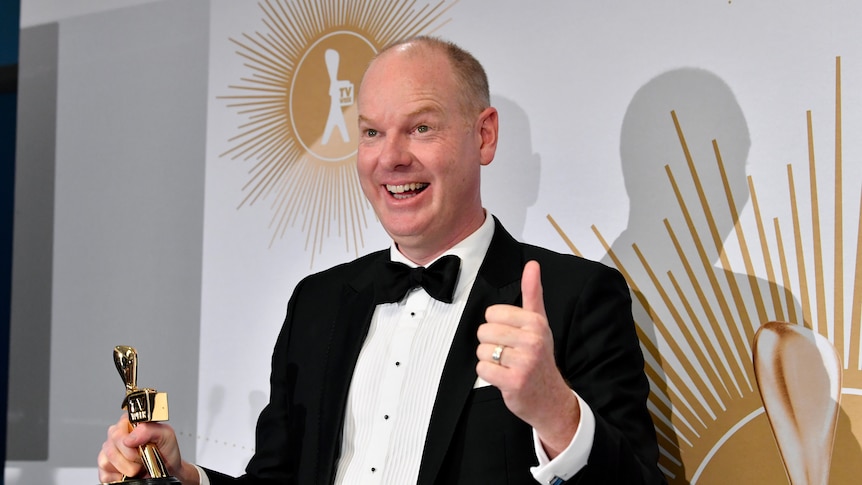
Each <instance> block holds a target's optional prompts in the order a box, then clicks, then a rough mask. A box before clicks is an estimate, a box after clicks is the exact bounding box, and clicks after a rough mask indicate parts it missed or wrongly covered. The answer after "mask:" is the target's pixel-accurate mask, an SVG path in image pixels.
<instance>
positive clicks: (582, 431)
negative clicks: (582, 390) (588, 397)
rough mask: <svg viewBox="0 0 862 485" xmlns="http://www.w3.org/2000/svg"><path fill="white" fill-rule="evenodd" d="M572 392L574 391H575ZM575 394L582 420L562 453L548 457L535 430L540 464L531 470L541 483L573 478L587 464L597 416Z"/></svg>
mask: <svg viewBox="0 0 862 485" xmlns="http://www.w3.org/2000/svg"><path fill="white" fill-rule="evenodd" d="M572 392H573V393H574V391H572ZM574 394H575V397H577V398H578V406H580V411H581V420H580V423H578V429H577V430H576V431H575V435H574V436H573V437H572V441H571V442H570V443H569V446H567V447H566V449H565V450H563V451H562V453H560V454H559V455H557V456H556V457H555V458H554V459H553V460H551V459H550V458H548V454H547V453H545V448H544V447H543V446H542V442H541V441H540V440H539V434H538V433H537V432H536V430H535V429H534V430H533V446H534V447H535V448H536V456H537V457H538V458H539V465H538V466H534V467H531V468H530V472H531V473H532V474H533V478H535V479H536V481H537V482H539V483H543V484H553V483H555V481H556V480H557V479H558V478H562V479H563V480H568V479H570V478H572V477H573V476H575V474H576V473H578V472H579V471H580V470H581V468H583V467H584V466H586V464H587V459H588V458H589V457H590V451H591V450H592V448H593V439H594V438H595V435H596V417H595V416H594V415H593V410H592V409H590V407H589V406H588V405H587V403H585V402H584V400H583V399H581V396H578V394H577V393H574Z"/></svg>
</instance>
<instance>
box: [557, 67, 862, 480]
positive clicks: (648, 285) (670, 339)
mask: <svg viewBox="0 0 862 485" xmlns="http://www.w3.org/2000/svg"><path fill="white" fill-rule="evenodd" d="M835 72H836V84H835V89H836V97H835V140H834V143H835V167H834V171H835V176H834V184H832V185H828V186H821V185H820V184H819V183H818V179H817V170H816V168H818V167H821V166H820V165H818V164H817V163H816V161H815V150H814V141H815V138H814V127H815V123H814V117H813V114H812V112H811V111H808V112H806V124H807V140H806V142H807V155H808V171H807V174H808V180H807V182H808V183H807V189H808V194H807V198H806V196H805V195H803V194H802V193H801V190H800V188H801V187H804V186H805V184H804V183H798V182H797V180H795V178H794V170H793V166H792V164H788V165H787V172H786V173H787V197H788V203H787V204H786V207H785V206H783V205H781V204H779V205H778V206H775V207H764V206H763V204H762V201H761V200H760V199H758V197H757V191H756V187H755V181H754V179H753V177H751V176H748V177H747V188H748V194H747V195H748V196H749V200H750V202H751V204H750V206H749V207H748V209H749V210H748V211H747V212H745V213H743V212H741V211H740V209H741V207H739V205H738V204H737V199H735V198H734V194H733V193H732V192H731V189H730V184H729V183H728V180H727V175H726V172H725V167H724V161H723V159H722V154H721V151H720V149H719V148H720V140H713V141H712V145H713V152H714V156H715V160H714V162H715V164H716V168H717V170H718V174H719V177H720V179H721V183H722V188H723V192H724V196H725V197H724V200H723V201H721V200H708V198H707V196H706V193H705V191H704V190H703V180H702V179H701V177H700V175H699V173H698V170H697V167H698V165H697V164H696V163H695V160H694V159H693V157H692V154H691V152H690V151H689V148H688V144H687V142H686V138H685V133H684V129H683V128H684V123H682V122H680V120H679V119H678V117H677V113H676V112H675V111H672V112H671V120H672V122H673V125H674V128H675V129H676V132H677V135H678V139H679V143H680V146H681V149H682V152H683V156H684V158H685V161H686V165H687V168H688V180H689V182H690V183H691V186H693V187H694V194H695V200H693V201H692V200H690V197H687V196H686V194H688V193H689V192H685V191H683V190H682V188H681V181H680V180H679V179H678V176H677V174H675V173H674V172H673V170H672V169H671V168H670V165H666V166H665V170H666V176H667V179H668V181H669V187H670V189H671V190H672V191H673V193H674V195H675V197H676V201H677V203H678V206H679V209H680V213H681V215H682V220H683V222H684V226H685V227H684V229H682V230H680V228H677V227H674V223H673V222H672V221H674V220H676V219H671V218H666V219H664V226H665V228H664V229H665V231H666V232H667V235H668V238H669V241H670V243H671V244H672V245H673V247H674V249H675V251H676V254H677V256H678V258H679V263H680V267H681V268H682V276H683V278H684V279H683V280H680V279H678V276H677V275H675V274H674V272H673V271H671V270H669V269H668V270H667V271H666V272H665V273H664V275H665V276H666V279H664V278H662V277H660V274H659V272H657V271H656V270H658V269H664V268H654V267H653V265H652V264H651V263H650V258H649V255H648V254H647V253H646V252H645V251H643V250H642V248H639V247H638V245H637V244H632V250H633V253H634V254H633V255H634V259H632V258H631V257H628V258H622V257H621V255H620V254H618V253H616V252H615V251H614V250H613V249H612V248H611V246H610V245H609V244H608V243H607V242H606V240H605V238H604V237H603V235H602V234H601V232H600V231H599V229H598V228H597V227H596V226H595V225H593V226H591V227H592V230H593V232H594V234H595V236H596V237H597V238H598V240H599V242H600V243H601V245H602V246H603V247H604V249H605V251H606V252H607V254H608V257H609V258H610V260H611V261H613V264H614V265H615V266H616V267H617V269H619V270H620V272H622V274H623V276H624V277H625V278H626V280H627V281H628V283H629V285H630V287H631V289H632V293H633V295H634V298H633V304H634V305H635V308H636V309H641V310H643V313H642V314H645V315H648V316H649V319H650V320H651V321H646V322H645V321H637V322H636V324H637V331H638V336H639V337H640V338H641V346H642V349H643V351H644V356H645V358H646V374H647V377H648V379H649V380H650V385H651V386H652V393H651V394H650V396H649V401H648V407H649V409H650V412H651V414H652V416H653V420H654V423H655V426H656V432H657V435H658V439H659V447H660V452H661V455H660V460H659V465H660V467H661V468H662V470H663V471H664V472H665V474H666V475H667V477H668V479H669V481H670V482H671V483H672V484H683V483H742V484H745V483H782V480H786V479H788V475H787V472H786V471H785V468H784V466H783V465H782V462H781V456H780V455H779V453H778V452H777V449H776V443H775V439H774V438H773V433H772V431H771V430H770V427H769V422H768V420H767V419H766V416H765V414H764V410H763V403H762V401H761V398H760V396H759V391H758V389H757V388H756V387H757V384H756V381H755V379H754V369H753V365H752V361H751V355H752V341H753V337H754V335H755V333H756V332H757V330H758V329H759V328H760V326H761V324H764V323H766V322H769V321H771V320H776V321H790V322H793V323H795V324H799V325H804V326H805V327H807V328H809V329H811V330H813V331H814V332H816V333H817V334H819V335H821V336H823V337H825V338H826V339H828V341H829V342H831V344H832V345H833V346H834V347H835V348H836V349H837V351H838V356H839V358H840V360H841V363H842V364H841V365H842V369H843V370H842V374H843V375H842V379H843V382H844V387H843V388H842V390H841V391H842V398H841V403H840V406H841V411H840V418H839V420H838V432H837V436H836V442H835V452H834V455H833V457H832V466H831V474H832V480H833V481H832V483H850V482H853V481H854V480H858V477H859V476H860V474H862V462H860V458H862V452H860V451H859V450H860V439H859V438H856V437H855V436H854V435H853V433H852V432H851V431H850V427H851V425H852V426H855V427H858V426H862V350H860V345H862V344H860V341H862V222H860V221H862V193H860V194H858V195H859V197H860V202H859V208H858V212H857V213H856V214H850V216H849V217H847V216H846V214H845V210H844V198H845V188H848V189H852V190H853V191H857V190H859V189H860V188H862V184H860V183H859V181H858V180H855V181H848V180H845V179H844V175H843V174H844V172H843V170H842V164H843V160H842V152H843V148H842V137H841V130H842V128H841V127H842V125H841V59H840V57H839V58H836V64H835ZM821 168H822V167H821ZM833 185H834V187H833ZM831 190H834V192H833V194H834V199H833V200H834V203H833V207H832V211H831V213H830V211H829V210H828V209H825V208H823V207H821V204H820V201H821V198H822V197H823V195H824V194H829V192H830V191H831ZM855 195H856V194H854V195H851V196H855ZM722 206H723V208H722V209H721V210H727V211H728V212H729V213H730V214H731V216H733V217H734V221H735V224H734V231H733V236H731V237H729V238H728V240H726V241H722V238H721V234H720V233H719V231H718V230H717V227H716V220H715V217H716V214H717V213H716V212H715V211H716V210H718V208H719V207H722ZM693 209H695V210H696V211H695V210H693ZM787 209H789V217H790V225H789V227H791V228H792V235H790V238H791V239H785V238H786V237H787V236H785V235H783V234H782V230H781V229H782V227H781V226H782V225H786V224H782V223H781V221H782V220H783V218H786V217H788V214H787V213H786V212H784V211H785V210H787ZM770 212H772V213H777V214H779V215H778V216H771V217H772V222H773V228H772V233H770V232H769V231H768V230H767V227H768V226H767V224H765V223H764V221H765V220H768V217H767V214H769V213H770ZM803 214H810V220H808V221H806V220H805V219H804V217H803ZM547 218H548V220H549V221H550V223H551V225H552V226H553V227H554V229H555V230H556V231H557V232H558V233H559V234H560V236H561V237H562V238H563V240H564V242H565V243H566V244H567V245H568V247H569V248H570V249H571V251H572V253H573V254H576V255H580V254H581V252H580V251H579V250H578V249H577V247H576V246H575V244H574V243H572V241H571V239H570V238H569V237H568V236H567V235H566V234H565V233H564V231H563V229H562V228H561V227H560V225H559V224H558V223H557V221H555V220H554V218H553V217H552V216H551V215H550V214H548V216H547ZM830 219H831V220H834V224H835V226H834V227H835V228H834V232H833V233H832V238H833V239H834V240H833V241H831V244H830V241H829V240H828V237H829V236H828V235H827V234H826V233H824V232H823V231H822V227H821V226H822V225H823V221H827V220H830ZM785 222H786V221H785ZM704 224H705V225H706V227H707V233H706V234H702V232H701V227H702V226H703V225H704ZM853 224H856V245H855V247H856V250H855V251H854V253H855V254H845V245H844V237H845V235H844V229H845V227H847V228H850V229H852V227H853ZM710 241H711V243H712V244H711V245H710V244H708V243H709V242H710ZM730 245H732V249H734V250H735V251H737V253H736V254H738V257H739V259H740V260H741V262H742V265H743V266H744V273H739V274H737V273H735V272H734V268H733V267H732V265H731V258H730V257H728V255H727V254H728V251H727V249H728V247H729V246H730ZM758 247H759V250H756V251H752V250H751V248H758ZM824 248H831V249H832V251H833V252H834V255H833V257H834V264H833V274H831V275H830V274H827V273H828V271H827V265H826V264H825V263H824V261H825V260H826V259H827V256H828V254H824V251H825V250H824ZM715 261H717V263H715V264H714V262H715ZM848 264H849V265H851V266H847V265H848ZM809 265H810V267H811V268H813V274H811V271H810V270H809ZM845 267H848V268H853V270H851V271H845V270H844V268H845ZM635 270H637V272H636V271H635ZM758 271H762V272H765V274H764V275H759V274H758ZM761 276H762V278H763V279H760V277H761ZM746 282H747V284H746ZM850 289H852V292H850V293H852V298H851V300H852V301H850V302H849V311H847V310H848V308H847V303H848V302H846V301H845V300H846V299H845V298H844V294H845V290H850ZM643 290H649V295H656V296H647V293H646V292H645V291H643ZM829 291H832V293H833V294H834V298H833V299H831V300H832V301H829V300H830V299H828V298H827V296H826V295H827V294H828V293H829ZM794 295H795V296H796V297H798V298H799V302H796V300H795V298H794ZM637 314H638V313H637V312H636V315H637ZM846 315H849V316H850V318H849V321H847V320H846ZM650 326H654V328H655V332H654V333H651V332H649V331H647V329H649V328H650ZM848 332H849V334H848Z"/></svg>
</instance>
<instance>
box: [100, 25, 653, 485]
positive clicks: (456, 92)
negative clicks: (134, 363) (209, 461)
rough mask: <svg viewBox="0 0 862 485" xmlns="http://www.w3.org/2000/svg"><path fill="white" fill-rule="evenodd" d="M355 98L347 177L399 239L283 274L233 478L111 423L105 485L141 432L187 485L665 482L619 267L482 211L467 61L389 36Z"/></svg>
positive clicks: (479, 108)
mask: <svg viewBox="0 0 862 485" xmlns="http://www.w3.org/2000/svg"><path fill="white" fill-rule="evenodd" d="M358 109H359V131H360V141H359V148H358V155H357V167H358V173H359V178H360V181H361V185H362V189H363V192H364V193H365V196H366V197H367V198H368V200H369V201H370V202H371V205H372V206H373V207H374V210H375V212H376V214H377V217H378V218H379V220H380V221H381V223H382V224H383V227H384V228H385V230H386V232H387V233H388V234H389V235H390V236H391V237H392V240H393V244H392V246H391V248H389V249H388V250H384V251H379V252H376V253H372V254H370V255H368V256H364V257H362V258H359V259H357V260H355V261H353V262H351V263H347V264H344V265H340V266H336V267H334V268H331V269H329V270H327V271H324V272H321V273H318V274H315V275H312V276H309V277H307V278H305V279H304V280H303V281H302V282H300V283H299V285H298V286H297V287H296V289H295V291H294V294H293V296H292V297H291V299H290V302H289V304H288V310H287V317H286V320H285V323H284V326H283V328H282V331H281V333H280V336H279V338H278V340H277V342H276V344H275V349H274V352H273V358H272V370H271V396H270V402H269V404H268V405H267V406H266V407H265V408H264V410H263V411H262V412H261V415H260V418H259V421H258V426H257V443H256V449H255V454H254V457H253V458H252V459H251V461H250V463H249V465H248V467H247V469H246V474H245V475H244V476H242V477H240V478H231V477H227V476H225V475H222V474H220V473H218V472H215V471H212V470H206V469H203V468H200V467H196V466H195V465H192V464H190V463H188V462H186V461H183V460H182V458H181V456H180V453H179V450H178V447H177V442H176V437H175V435H174V433H173V430H171V429H170V427H169V426H167V425H158V424H152V423H145V424H141V425H138V427H137V428H135V430H134V431H133V432H132V433H129V432H128V424H127V423H126V420H125V418H123V419H121V420H120V422H119V423H117V425H115V426H112V427H111V429H110V430H109V433H108V440H107V441H106V442H105V444H104V445H103V447H102V452H101V453H100V455H99V469H100V471H99V474H100V479H101V480H102V481H110V480H118V479H119V478H120V477H121V474H122V473H125V474H126V475H134V474H136V473H138V472H139V471H140V468H141V465H140V459H139V457H138V452H137V449H136V447H137V446H139V445H141V444H145V443H155V444H156V446H157V447H158V448H159V449H160V450H161V451H162V454H163V456H164V459H165V462H166V464H167V467H168V470H169V471H170V472H171V473H173V474H174V475H176V476H177V477H179V478H180V480H181V481H182V482H183V484H185V485H189V484H197V483H210V484H213V485H218V484H227V483H267V484H268V483H272V484H276V483H278V484H282V483H289V484H291V483H296V484H319V483H336V484H351V485H352V484H366V483H368V484H372V483H373V484H405V483H417V484H423V485H431V484H445V485H450V484H468V483H469V484H498V483H505V484H528V483H531V484H535V483H544V484H559V483H602V484H607V483H625V484H628V483H662V482H664V477H663V476H662V474H661V472H660V471H659V469H658V466H657V460H658V448H657V445H656V436H655V431H654V429H653V424H652V421H651V419H650V416H649V413H648V412H647V409H646V400H647V396H648V393H649V385H648V382H647V379H646V376H645V374H644V362H643V356H642V354H641V351H640V347H639V344H638V340H637V336H636V333H635V328H634V323H633V321H632V317H631V301H630V298H629V292H628V288H627V286H626V284H625V281H624V279H623V278H622V276H621V275H620V274H619V273H618V272H617V271H615V270H613V269H610V268H608V267H606V266H603V265H601V264H599V263H595V262H591V261H587V260H584V259H581V258H577V257H575V256H570V255H561V254H557V253H553V252H551V251H548V250H545V249H542V248H538V247H535V246H530V245H526V244H521V243H518V242H516V241H515V240H514V239H513V238H512V237H511V236H510V235H509V234H508V233H507V232H506V231H505V229H504V228H503V226H502V225H501V224H500V223H499V221H497V220H496V219H495V218H494V217H493V216H491V215H490V214H489V213H487V211H486V210H485V209H484V208H483V207H482V202H481V200H480V182H479V181H480V169H481V167H482V166H483V165H487V164H488V163H491V161H492V160H493V158H494V154H495V151H496V146H497V134H498V113H497V110H496V109H494V108H493V107H491V106H490V96H489V90H488V81H487V78H486V75H485V72H484V70H483V69H482V67H481V65H480V64H479V63H478V61H476V59H475V58H473V56H471V55H470V54H469V53H467V52H465V51H463V50H462V49H460V48H459V47H457V46H455V45H454V44H451V43H448V42H445V41H442V40H439V39H435V38H428V37H417V38H412V39H408V40H406V41H403V42H400V43H397V44H395V45H393V46H390V47H388V48H387V49H385V50H383V51H382V52H381V53H379V54H378V55H377V56H376V57H375V59H374V60H373V61H372V62H371V64H370V65H369V67H368V70H367V71H366V73H365V76H364V78H363V81H362V84H361V86H360V90H359V96H358Z"/></svg>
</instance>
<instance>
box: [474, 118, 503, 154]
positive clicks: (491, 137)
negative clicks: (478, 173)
mask: <svg viewBox="0 0 862 485" xmlns="http://www.w3.org/2000/svg"><path fill="white" fill-rule="evenodd" d="M497 118H498V115H497V108H493V107H488V108H485V110H484V111H482V113H481V114H480V115H479V120H478V124H479V130H478V131H479V140H480V145H479V152H480V154H481V163H482V165H488V164H489V163H491V160H494V154H495V153H497V135H498V133H499V132H500V126H499V121H498V119H497Z"/></svg>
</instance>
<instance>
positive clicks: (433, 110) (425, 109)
mask: <svg viewBox="0 0 862 485" xmlns="http://www.w3.org/2000/svg"><path fill="white" fill-rule="evenodd" d="M442 111H443V110H441V109H440V108H438V107H436V106H434V105H425V106H420V107H419V108H417V109H415V110H413V111H411V112H409V113H407V116H408V117H409V118H415V117H417V116H421V115H424V114H429V113H430V114H440V113H442Z"/></svg>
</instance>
